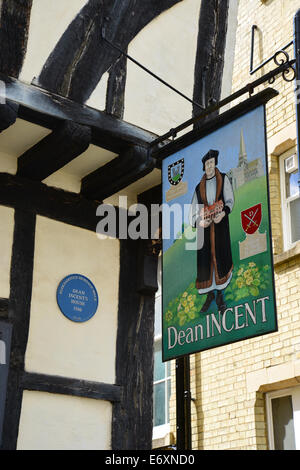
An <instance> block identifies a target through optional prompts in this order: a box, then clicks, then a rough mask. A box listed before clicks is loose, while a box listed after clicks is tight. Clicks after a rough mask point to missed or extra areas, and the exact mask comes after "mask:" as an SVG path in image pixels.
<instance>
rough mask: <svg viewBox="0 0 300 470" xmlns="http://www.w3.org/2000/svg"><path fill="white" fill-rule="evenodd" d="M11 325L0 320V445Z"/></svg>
mask: <svg viewBox="0 0 300 470" xmlns="http://www.w3.org/2000/svg"><path fill="white" fill-rule="evenodd" d="M11 331H12V325H11V324H9V323H5V322H2V321H1V322H0V446H1V442H2V428H3V419H4V411H5V400H6V388H7V377H8V370H9V357H10V344H11Z"/></svg>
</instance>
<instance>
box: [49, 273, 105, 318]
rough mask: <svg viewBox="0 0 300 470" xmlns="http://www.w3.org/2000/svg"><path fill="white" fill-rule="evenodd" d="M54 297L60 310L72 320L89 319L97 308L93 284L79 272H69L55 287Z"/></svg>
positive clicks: (96, 296)
mask: <svg viewBox="0 0 300 470" xmlns="http://www.w3.org/2000/svg"><path fill="white" fill-rule="evenodd" d="M56 299H57V303H58V306H59V308H60V310H61V312H62V313H63V314H64V315H65V316H66V317H67V318H68V319H69V320H72V321H74V322H79V323H82V322H85V321H88V320H90V319H91V318H92V317H93V316H94V315H95V313H96V311H97V308H98V294H97V290H96V288H95V286H94V284H93V283H92V282H91V281H90V280H89V279H88V278H87V277H85V276H82V275H81V274H70V275H69V276H67V277H65V278H64V279H63V280H62V281H61V282H60V283H59V286H58V288H57V292H56Z"/></svg>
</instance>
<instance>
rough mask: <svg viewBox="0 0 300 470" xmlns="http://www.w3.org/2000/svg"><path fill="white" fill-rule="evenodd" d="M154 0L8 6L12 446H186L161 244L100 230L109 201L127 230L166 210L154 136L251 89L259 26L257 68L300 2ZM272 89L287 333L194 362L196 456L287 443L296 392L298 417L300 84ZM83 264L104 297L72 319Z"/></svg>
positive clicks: (6, 404)
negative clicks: (283, 413)
mask: <svg viewBox="0 0 300 470" xmlns="http://www.w3.org/2000/svg"><path fill="white" fill-rule="evenodd" d="M142 3H143V5H142V7H141V5H136V2H135V1H133V0H122V1H121V0H115V1H113V2H112V1H106V0H105V1H103V0H89V1H87V0H76V1H74V0H72V1H71V0H61V1H60V2H57V1H55V0H52V1H50V2H49V1H47V2H46V1H45V0H26V1H24V2H22V5H21V6H20V5H17V2H13V5H11V2H9V1H7V0H2V2H0V5H1V25H0V42H1V50H0V80H1V81H0V85H1V87H0V92H1V93H0V95H1V97H0V98H1V103H0V129H1V133H0V180H1V183H0V213H1V221H2V223H1V225H0V241H1V243H0V246H1V268H2V269H1V273H0V333H1V335H0V347H1V349H0V425H1V428H2V433H0V436H1V445H2V448H3V449H20V450H22V449H149V448H151V446H153V447H163V446H165V445H169V444H175V440H176V437H175V436H176V424H175V401H174V399H175V391H174V364H173V363H172V364H168V363H164V364H161V362H160V359H159V357H160V325H159V318H160V316H159V313H158V315H157V322H156V323H155V325H154V310H155V311H158V312H159V305H160V295H161V290H160V285H159V283H157V264H158V265H159V263H158V254H159V249H160V247H159V243H158V244H157V243H156V241H155V240H152V242H151V240H150V241H148V240H130V239H126V238H125V237H124V236H123V235H124V234H122V233H121V231H120V226H121V223H120V226H119V225H118V224H117V225H118V228H117V231H116V233H115V236H111V237H106V235H105V233H98V234H97V233H96V228H97V226H98V223H99V221H100V220H101V219H100V216H99V212H97V211H98V208H99V204H101V203H102V202H104V203H106V204H111V205H112V207H113V208H114V209H115V213H116V217H117V219H118V221H119V222H120V220H124V217H125V216H126V217H127V218H128V219H126V220H127V222H126V224H127V225H128V224H129V222H128V221H130V220H131V219H130V211H128V210H127V209H129V208H130V206H131V205H132V204H134V203H136V202H143V203H144V204H145V205H150V204H151V203H160V201H161V192H160V191H161V190H160V184H161V171H160V167H159V165H157V164H156V161H155V159H154V158H152V157H151V154H149V153H148V149H149V146H150V144H151V143H152V142H153V141H154V140H155V138H156V137H157V136H159V135H163V134H164V133H166V132H167V131H169V129H171V128H175V127H176V126H177V125H179V124H180V123H182V122H183V121H185V120H187V119H189V118H190V117H191V116H194V115H195V114H197V113H198V112H199V103H201V101H202V99H203V96H204V99H205V101H206V104H207V103H208V102H209V101H212V100H216V101H219V100H220V98H222V97H225V96H228V95H229V94H230V93H231V92H233V91H236V90H238V89H239V88H241V87H242V86H243V85H245V84H246V83H248V82H249V81H250V77H249V57H250V36H251V26H252V24H256V25H257V26H258V32H257V36H256V44H255V47H256V49H255V55H254V60H255V63H257V62H261V61H262V60H263V59H264V58H265V57H266V56H269V55H272V54H273V53H274V52H275V51H274V47H275V49H276V50H277V49H278V48H280V47H281V46H282V45H283V44H286V42H287V40H288V39H292V20H293V15H294V14H295V12H296V9H297V7H298V6H297V5H296V3H297V2H296V0H289V1H288V2H286V1H285V0H267V1H260V0H250V2H249V0H248V1H247V2H246V1H244V0H239V1H238V0H229V1H228V2H227V1H225V0H218V1H217V2H215V1H212V0H202V2H201V1H200V0H161V1H160V2H156V1H154V0H143V2H142ZM158 4H159V5H158ZM216 12H217V13H218V14H217V15H215V13H216ZM12 18H13V21H11V20H12ZM216 19H217V23H216V22H215V20H216ZM212 41H214V44H215V47H214V48H212V47H211V46H212ZM115 46H117V48H118V49H116V47H115ZM277 46H278V47H277ZM120 49H121V50H123V51H124V52H126V53H127V54H128V55H129V56H130V57H133V58H134V59H135V60H137V61H139V62H140V63H141V64H142V65H143V66H144V67H147V68H148V69H150V70H151V71H152V72H154V73H155V74H156V75H158V76H159V77H160V78H162V79H163V80H164V81H166V82H168V83H169V84H171V85H172V86H173V87H174V88H176V89H177V90H179V91H180V92H181V94H184V95H185V96H187V97H189V98H191V99H192V101H193V103H192V102H191V101H188V100H186V99H185V98H183V97H182V96H179V95H178V94H176V93H175V92H174V91H173V90H170V89H168V88H167V87H166V86H165V84H163V83H162V82H161V81H159V80H157V79H155V78H154V77H153V76H151V75H149V74H147V73H146V72H145V70H142V69H141V68H140V67H138V66H137V65H136V64H135V63H133V62H132V61H131V60H130V59H129V58H128V57H127V58H126V57H125V56H124V54H122V53H120ZM208 52H210V53H208ZM204 63H205V64H207V65H208V71H207V75H206V84H207V86H206V89H203V83H204V81H203V80H204V75H205V71H204V70H203V64H204ZM263 71H266V70H263ZM260 73H262V72H261V71H260V72H258V75H259V74H260ZM258 75H255V76H258ZM272 86H274V87H275V88H276V89H278V90H279V91H280V94H279V96H278V98H276V99H274V100H272V101H271V102H270V104H269V105H268V149H269V163H270V173H269V177H270V180H269V182H270V196H271V208H272V230H273V248H274V263H275V278H276V292H277V305H278V321H279V331H278V333H274V334H271V335H268V336H266V337H265V338H263V339H260V338H256V339H252V340H247V341H244V342H242V343H237V344H235V345H231V346H225V347H221V348H218V349H217V350H214V351H213V352H212V351H207V352H203V353H201V354H198V355H193V356H192V357H191V385H192V394H193V397H194V398H195V401H193V403H192V405H191V406H192V430H193V439H192V440H193V449H220V448H226V449H242V448H245V449H246V448H247V449H248V448H249V449H253V448H254V449H260V448H264V449H265V448H268V446H272V441H270V442H271V443H270V444H269V443H268V435H269V436H270V435H271V434H270V432H269V431H268V430H269V429H270V428H269V427H268V423H267V419H266V416H269V415H270V420H271V419H272V418H271V417H272V416H273V421H274V419H275V418H274V416H275V415H274V413H273V415H272V403H274V406H273V408H274V409H275V407H276V406H277V407H281V406H284V407H285V408H288V407H289V406H290V403H291V400H292V401H293V406H294V403H296V408H295V407H294V408H293V412H292V415H293V417H294V423H296V416H297V413H296V411H297V406H298V405H297V400H298V403H299V398H298V397H299V389H298V388H297V384H298V383H299V376H300V372H299V370H300V369H299V360H300V357H299V354H300V346H299V341H300V329H299V325H300V321H299V318H300V317H299V314H300V310H299V309H300V297H299V295H300V294H299V272H300V270H299V238H300V236H299V224H298V225H297V223H298V222H299V217H298V216H299V196H298V195H297V194H296V193H295V192H294V189H293V188H294V186H293V182H294V176H293V175H294V171H295V170H293V171H291V172H286V171H285V168H286V165H285V161H286V159H287V158H290V157H292V156H293V155H294V154H295V153H296V127H295V106H294V93H293V89H294V85H293V83H287V82H285V81H283V80H281V79H278V80H277V81H276V82H275V84H273V85H272ZM237 162H238V155H237ZM292 168H294V167H292ZM279 187H281V191H278V188H279ZM297 205H298V206H297ZM297 214H298V215H297ZM102 215H103V214H102ZM127 225H126V227H127ZM286 227H289V228H288V229H286ZM74 274H79V275H82V276H84V277H86V278H88V279H89V280H90V281H91V282H92V284H93V286H94V287H95V289H96V291H97V294H98V308H97V311H96V313H95V315H94V316H93V317H92V318H91V319H89V320H88V321H85V322H76V321H72V320H70V319H69V318H67V317H66V316H65V315H64V314H63V313H62V311H61V310H60V308H59V305H58V302H57V297H56V296H57V288H58V286H59V284H60V282H61V281H62V280H63V279H65V278H66V277H67V276H70V275H74ZM73 294H74V292H73ZM75 294H76V295H83V294H82V292H81V293H78V292H77V293H75ZM155 306H157V308H156V307H155ZM157 309H158V310H157ZM154 337H155V344H154V347H153V340H154ZM4 355H6V357H5V361H3V356H4ZM153 356H154V374H153ZM3 362H5V364H3ZM153 380H154V385H153ZM153 390H154V393H153ZM286 390H288V392H287V393H286ZM272 393H275V395H274V396H273V395H272ZM277 394H278V395H277ZM153 396H154V408H153V411H152V400H153ZM170 397H171V398H170ZM282 397H284V398H283V399H282V400H281V398H282ZM286 397H288V398H286ZM289 397H292V398H289ZM169 398H170V400H169ZM273 398H274V399H275V400H277V401H274V402H272V399H273ZM282 404H283V405H282ZM270 410H271V411H270ZM277 415H280V412H279V413H277ZM290 419H291V417H290ZM153 422H154V429H153ZM298 432H299V431H298ZM152 437H153V442H152ZM298 439H299V438H298Z"/></svg>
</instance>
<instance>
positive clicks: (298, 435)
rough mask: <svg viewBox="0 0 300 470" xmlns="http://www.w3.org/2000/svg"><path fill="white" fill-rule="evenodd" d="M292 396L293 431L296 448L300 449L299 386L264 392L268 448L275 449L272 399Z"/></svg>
mask: <svg viewBox="0 0 300 470" xmlns="http://www.w3.org/2000/svg"><path fill="white" fill-rule="evenodd" d="M286 396H291V397H292V406H293V418H294V433H295V444H296V450H300V386H299V387H293V388H286V389H283V390H276V391H274V392H269V393H267V394H266V414H267V425H268V437H269V449H270V450H275V444H274V427H273V416H272V399H274V398H280V397H286Z"/></svg>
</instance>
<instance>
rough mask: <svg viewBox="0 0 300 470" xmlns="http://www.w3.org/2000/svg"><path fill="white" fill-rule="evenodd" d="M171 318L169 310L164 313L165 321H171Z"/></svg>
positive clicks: (171, 314)
mask: <svg viewBox="0 0 300 470" xmlns="http://www.w3.org/2000/svg"><path fill="white" fill-rule="evenodd" d="M172 318H173V313H172V312H171V311H170V310H168V311H167V313H166V320H167V321H170V320H172Z"/></svg>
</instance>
